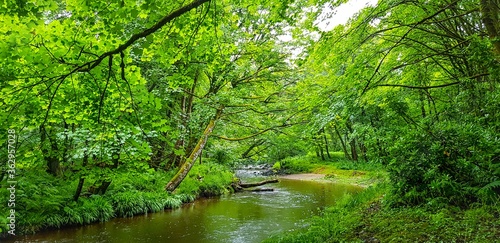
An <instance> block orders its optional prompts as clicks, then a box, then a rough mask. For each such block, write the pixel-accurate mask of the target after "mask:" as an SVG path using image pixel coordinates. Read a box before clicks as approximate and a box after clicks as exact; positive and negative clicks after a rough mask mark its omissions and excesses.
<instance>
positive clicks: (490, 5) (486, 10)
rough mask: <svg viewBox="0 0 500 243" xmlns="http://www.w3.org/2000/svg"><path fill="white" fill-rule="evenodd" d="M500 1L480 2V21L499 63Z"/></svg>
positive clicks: (488, 0) (487, 0)
mask: <svg viewBox="0 0 500 243" xmlns="http://www.w3.org/2000/svg"><path fill="white" fill-rule="evenodd" d="M499 14H500V1H499V0H481V15H482V21H483V24H484V26H485V27H486V30H487V31H488V35H489V37H490V40H491V42H492V43H493V48H494V51H495V54H496V58H497V60H498V61H500V23H499Z"/></svg>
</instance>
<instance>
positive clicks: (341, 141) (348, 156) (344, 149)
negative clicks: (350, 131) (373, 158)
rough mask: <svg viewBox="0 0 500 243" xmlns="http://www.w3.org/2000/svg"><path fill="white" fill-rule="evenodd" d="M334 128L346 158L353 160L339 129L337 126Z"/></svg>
mask: <svg viewBox="0 0 500 243" xmlns="http://www.w3.org/2000/svg"><path fill="white" fill-rule="evenodd" d="M333 128H334V129H335V133H336V134H337V136H338V137H339V140H340V143H341V144H342V150H343V151H344V156H345V157H346V159H348V160H352V158H351V156H350V155H349V152H347V146H346V144H345V142H344V139H343V138H342V135H340V132H339V129H338V128H337V125H335V124H334V125H333Z"/></svg>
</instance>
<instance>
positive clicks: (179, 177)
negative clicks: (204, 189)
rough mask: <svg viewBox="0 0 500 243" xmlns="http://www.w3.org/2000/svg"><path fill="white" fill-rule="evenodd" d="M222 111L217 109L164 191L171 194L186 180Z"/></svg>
mask: <svg viewBox="0 0 500 243" xmlns="http://www.w3.org/2000/svg"><path fill="white" fill-rule="evenodd" d="M222 109H223V108H219V109H218V110H217V113H216V115H215V117H214V118H213V119H211V120H210V122H209V123H208V125H207V127H206V128H205V131H204V132H203V134H202V136H201V138H200V139H199V140H198V143H197V144H196V146H195V147H194V149H193V150H192V151H191V154H190V155H189V157H188V158H187V159H186V161H185V162H184V163H183V164H182V166H181V167H180V169H179V171H178V172H177V174H175V176H174V177H173V178H172V179H171V180H170V181H169V182H168V183H167V185H166V186H165V190H166V191H168V192H173V191H174V190H175V189H176V188H177V187H178V186H179V185H180V184H181V182H182V181H183V180H184V178H186V176H187V174H188V173H189V171H190V170H191V168H192V167H193V165H194V163H195V161H196V159H197V158H198V156H199V155H200V154H201V151H202V150H203V148H204V147H205V145H206V143H207V140H208V136H209V135H210V134H211V133H212V131H213V130H214V127H215V122H216V121H217V120H218V119H219V118H220V115H221V113H222Z"/></svg>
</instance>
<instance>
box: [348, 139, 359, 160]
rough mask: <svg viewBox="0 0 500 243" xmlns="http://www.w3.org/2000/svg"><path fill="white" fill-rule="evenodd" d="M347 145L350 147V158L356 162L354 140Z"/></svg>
mask: <svg viewBox="0 0 500 243" xmlns="http://www.w3.org/2000/svg"><path fill="white" fill-rule="evenodd" d="M349 145H351V156H352V160H354V161H358V152H357V151H356V139H354V138H353V139H351V141H350V142H349Z"/></svg>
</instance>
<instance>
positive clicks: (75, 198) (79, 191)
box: [73, 143, 89, 201]
mask: <svg viewBox="0 0 500 243" xmlns="http://www.w3.org/2000/svg"><path fill="white" fill-rule="evenodd" d="M85 145H87V143H85ZM88 161H89V155H88V154H87V151H85V152H84V154H83V161H82V168H84V169H85V167H86V166H87V163H88ZM84 182H85V178H84V177H83V176H80V180H79V181H78V186H77V187H76V192H75V195H73V201H78V198H79V197H80V194H82V188H83V183H84Z"/></svg>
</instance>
